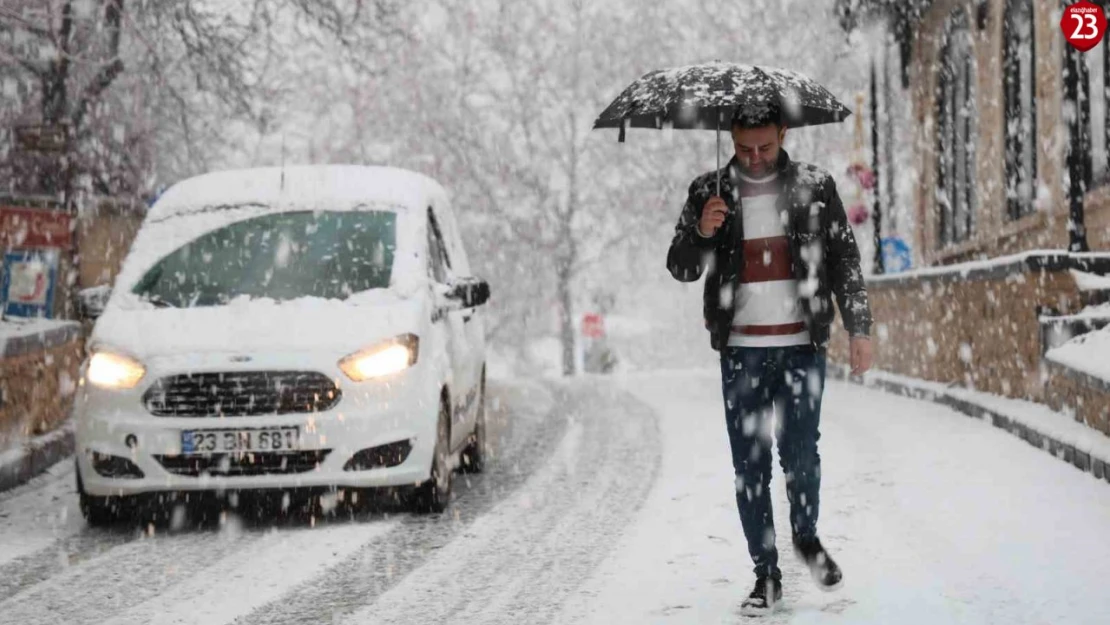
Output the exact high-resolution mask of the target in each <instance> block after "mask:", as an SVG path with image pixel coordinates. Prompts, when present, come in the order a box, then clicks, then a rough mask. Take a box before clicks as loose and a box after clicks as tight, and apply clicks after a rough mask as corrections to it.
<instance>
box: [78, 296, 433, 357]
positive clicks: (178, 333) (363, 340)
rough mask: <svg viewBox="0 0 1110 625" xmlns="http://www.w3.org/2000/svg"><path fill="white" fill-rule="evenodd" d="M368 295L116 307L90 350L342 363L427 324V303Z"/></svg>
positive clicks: (102, 323) (94, 336) (95, 334)
mask: <svg viewBox="0 0 1110 625" xmlns="http://www.w3.org/2000/svg"><path fill="white" fill-rule="evenodd" d="M368 295H370V294H369V293H367V294H363V295H361V296H355V297H353V298H351V299H349V300H346V301H340V300H324V299H317V298H302V299H298V300H292V301H287V302H280V303H279V302H274V301H272V300H242V301H234V302H232V303H231V304H229V305H226V306H204V307H197V308H158V309H153V308H152V309H122V308H116V309H111V310H108V311H106V312H105V314H104V316H102V317H101V318H100V319H99V320H98V321H97V324H96V328H95V329H94V331H93V334H92V337H91V341H90V344H91V346H92V347H94V348H95V347H102V348H107V349H113V350H119V351H122V352H124V353H127V354H130V355H133V356H136V357H139V358H153V357H163V356H177V355H187V354H212V353H221V354H222V353H235V354H268V353H269V354H272V353H288V352H330V353H334V354H335V355H337V356H339V357H341V356H344V355H346V354H349V353H352V352H355V351H357V350H359V349H362V348H365V347H369V346H372V345H374V344H375V343H377V342H379V341H382V340H385V339H389V338H392V337H394V336H397V335H399V334H404V333H407V332H412V333H418V332H419V331H420V327H419V325H420V323H419V322H420V319H422V318H426V317H427V314H426V312H425V309H424V307H425V305H426V298H421V297H411V298H404V299H403V298H400V297H397V296H394V295H392V294H389V293H388V292H385V291H383V292H381V293H379V294H377V295H378V296H377V297H367V296H368ZM368 300H369V301H368Z"/></svg>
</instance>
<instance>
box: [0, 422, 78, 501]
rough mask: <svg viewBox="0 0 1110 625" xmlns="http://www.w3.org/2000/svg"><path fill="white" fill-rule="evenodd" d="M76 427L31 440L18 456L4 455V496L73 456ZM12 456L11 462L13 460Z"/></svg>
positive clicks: (0, 472)
mask: <svg viewBox="0 0 1110 625" xmlns="http://www.w3.org/2000/svg"><path fill="white" fill-rule="evenodd" d="M73 449H74V437H73V425H72V423H66V424H64V425H63V426H62V427H61V428H59V429H57V430H54V431H53V432H50V433H49V434H44V435H42V436H39V437H37V438H34V439H31V440H29V441H27V442H26V443H24V445H23V448H22V449H18V448H17V450H16V453H12V452H8V453H5V454H0V492H3V491H6V490H9V489H11V488H15V487H16V486H19V485H21V484H24V483H26V482H28V481H29V480H30V479H31V478H33V477H35V476H36V475H39V474H40V473H43V472H45V471H46V470H47V469H49V468H50V467H52V466H54V465H55V464H57V463H59V462H61V461H62V460H64V459H66V458H68V457H69V456H72V455H73ZM9 456H10V458H9Z"/></svg>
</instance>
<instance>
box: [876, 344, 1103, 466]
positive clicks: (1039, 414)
mask: <svg viewBox="0 0 1110 625" xmlns="http://www.w3.org/2000/svg"><path fill="white" fill-rule="evenodd" d="M1103 334H1105V333H1103ZM1088 336H1089V335H1088ZM1108 336H1110V335H1108ZM1050 353H1051V352H1050ZM884 382H889V383H893V384H894V385H897V386H899V387H902V388H905V389H909V390H912V391H917V392H919V393H921V394H922V395H923V396H924V397H926V398H928V399H932V400H934V401H940V402H942V403H950V402H951V400H956V401H957V402H963V403H964V404H971V405H972V406H974V407H977V408H981V409H985V410H988V411H991V412H995V413H998V414H1000V415H1002V416H1005V417H1007V418H1008V419H1010V420H1011V421H1013V422H1015V423H1019V424H1021V425H1022V426H1024V427H1026V428H1028V429H1030V430H1032V431H1033V432H1035V433H1037V434H1040V435H1042V436H1047V437H1049V438H1052V439H1055V440H1056V441H1058V442H1060V443H1064V444H1066V445H1071V446H1072V447H1074V448H1075V449H1076V451H1079V452H1082V453H1086V454H1090V456H1091V457H1092V458H1094V459H1098V460H1101V461H1102V462H1103V463H1106V464H1110V437H1108V436H1106V435H1105V434H1103V433H1102V432H1099V431H1097V430H1094V429H1091V428H1090V427H1089V426H1087V425H1085V424H1083V423H1080V422H1078V421H1076V420H1075V419H1073V418H1072V417H1070V416H1068V415H1065V414H1062V413H1059V412H1056V411H1054V410H1052V409H1051V408H1049V407H1048V406H1045V405H1044V404H1038V403H1036V402H1031V401H1023V400H1019V399H1010V398H1008V397H1001V396H998V395H993V394H991V393H984V392H982V391H975V390H970V389H966V388H962V387H957V386H952V385H946V384H941V383H939V382H932V381H929V380H920V379H917V378H911V377H908V376H903V375H898V374H895V373H890V372H887V371H879V370H871V371H869V372H867V373H866V374H865V375H864V384H865V385H867V386H883V383H884ZM946 398H947V399H948V400H949V401H948V402H946V401H944V400H945V399H946Z"/></svg>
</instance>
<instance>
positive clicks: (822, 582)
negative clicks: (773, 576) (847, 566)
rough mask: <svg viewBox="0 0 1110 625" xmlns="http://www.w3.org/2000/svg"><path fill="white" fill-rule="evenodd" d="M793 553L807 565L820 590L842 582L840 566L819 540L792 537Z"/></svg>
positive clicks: (842, 575) (837, 585) (832, 587)
mask: <svg viewBox="0 0 1110 625" xmlns="http://www.w3.org/2000/svg"><path fill="white" fill-rule="evenodd" d="M794 554H795V555H797V556H798V558H799V559H801V560H802V562H805V563H806V566H808V567H809V573H810V575H812V576H813V581H815V582H817V587H818V588H820V589H821V590H827V591H830V592H831V591H833V590H836V589H838V588H840V586H841V585H842V584H843V583H844V574H843V573H842V572H841V571H840V567H839V566H837V564H836V562H835V561H834V560H833V559H832V556H830V555H829V552H827V551H825V548H824V547H823V546H821V540H820V539H819V538H817V537H816V536H814V537H812V538H803V539H798V538H795V539H794Z"/></svg>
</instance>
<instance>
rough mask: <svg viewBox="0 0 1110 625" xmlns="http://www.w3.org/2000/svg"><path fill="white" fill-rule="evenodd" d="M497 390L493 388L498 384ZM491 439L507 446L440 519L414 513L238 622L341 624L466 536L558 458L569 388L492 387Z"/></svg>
mask: <svg viewBox="0 0 1110 625" xmlns="http://www.w3.org/2000/svg"><path fill="white" fill-rule="evenodd" d="M493 388H494V387H493V386H491V389H493ZM490 396H491V398H493V397H499V398H500V399H499V400H495V401H494V402H491V406H490V408H491V410H490V414H489V418H490V426H491V427H490V432H491V433H493V432H497V433H498V434H495V435H494V439H493V440H492V441H491V443H492V446H493V447H494V449H495V450H496V449H500V450H501V452H500V454H497V455H495V456H494V457H493V458H492V459H491V462H490V463H489V465H488V467H487V470H486V472H485V473H484V474H482V475H477V476H468V475H456V477H455V500H454V501H452V503H451V507H450V508H448V510H447V512H446V513H444V514H443V515H439V516H423V515H406V516H403V517H402V518H401V522H400V523H399V525H398V527H397V528H396V530H394V531H393V532H391V534H390V535H389V537H388V538H387V539H385V540H383V541H381V542H379V543H376V544H374V545H370V546H367V547H364V548H363V549H361V550H360V551H359V552H358V553H356V554H355V555H353V556H352V557H350V558H348V559H346V560H345V561H344V562H342V563H341V564H339V565H337V566H335V567H333V568H332V569H330V570H329V571H328V572H327V573H326V574H324V575H323V576H320V577H318V578H316V579H313V580H311V581H309V582H307V583H304V584H302V585H301V586H299V587H297V588H296V589H295V590H293V591H292V592H290V593H287V594H286V595H284V596H282V597H280V598H278V599H276V600H275V601H272V602H270V603H269V604H267V605H265V606H262V607H261V608H259V609H257V610H255V611H254V612H252V613H251V614H249V615H247V616H244V617H241V618H239V619H238V620H236V621H235V622H236V623H241V624H244V625H246V624H250V625H255V624H258V623H271V624H284V623H289V624H293V623H309V622H312V623H315V622H335V621H336V620H337V619H341V618H342V617H344V616H345V615H348V614H351V613H353V612H355V611H357V610H359V609H360V608H362V607H364V606H366V605H367V604H369V603H371V602H373V601H374V600H375V598H377V597H378V596H380V595H381V594H382V593H384V592H386V591H387V590H388V589H390V588H392V587H393V586H395V585H396V584H398V583H399V582H400V581H401V580H402V579H404V578H405V577H406V576H407V575H409V574H410V573H412V572H414V571H418V570H419V568H420V567H421V566H422V565H423V564H424V563H425V561H427V560H428V559H429V558H430V557H432V556H433V554H435V553H436V552H437V551H438V550H440V549H443V548H445V546H447V545H448V544H450V543H451V542H452V541H453V540H456V539H458V538H459V537H460V536H462V535H463V534H464V533H465V532H466V531H467V529H468V528H469V527H470V526H471V525H472V524H473V523H474V522H475V521H476V520H477V519H478V518H479V517H481V516H482V515H483V514H485V513H486V512H487V511H488V510H490V509H491V508H492V507H494V506H495V505H496V504H497V503H498V502H499V501H501V500H502V499H504V498H505V497H507V496H511V495H512V493H513V492H514V491H516V490H517V489H518V488H519V487H520V486H521V485H522V484H524V483H525V481H526V480H527V479H528V478H529V476H531V475H532V474H533V472H535V471H536V470H537V469H538V468H539V467H541V466H543V465H544V464H545V463H546V462H547V460H548V459H549V458H550V457H551V454H552V453H553V451H554V448H555V441H558V440H560V439H561V438H562V437H563V435H564V433H565V431H566V428H567V424H568V419H567V413H566V410H565V408H566V404H567V401H568V399H567V393H566V391H565V390H560V389H559V388H558V387H556V388H554V389H552V388H550V387H549V386H548V385H546V384H544V385H540V384H536V383H521V384H514V385H513V386H511V387H508V388H501V387H497V391H495V392H491V395H490Z"/></svg>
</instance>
